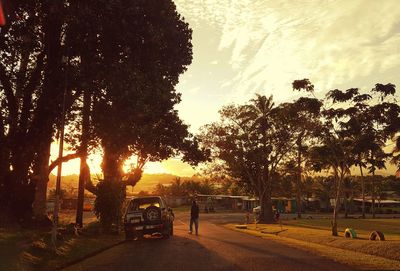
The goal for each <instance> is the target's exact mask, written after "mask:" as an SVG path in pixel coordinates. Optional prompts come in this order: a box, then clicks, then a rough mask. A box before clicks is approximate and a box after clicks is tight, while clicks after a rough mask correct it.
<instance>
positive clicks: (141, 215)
mask: <svg viewBox="0 0 400 271" xmlns="http://www.w3.org/2000/svg"><path fill="white" fill-rule="evenodd" d="M124 226H125V238H126V240H131V239H133V238H140V237H143V235H145V234H154V233H159V234H161V235H162V236H163V237H164V238H169V237H170V236H172V235H173V234H174V213H173V212H172V209H171V208H169V207H168V206H167V204H166V202H165V200H164V199H163V198H162V197H158V196H153V197H136V198H133V199H131V200H130V201H129V203H128V206H127V208H126V212H125V216H124Z"/></svg>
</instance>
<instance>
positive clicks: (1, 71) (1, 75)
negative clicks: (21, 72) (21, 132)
mask: <svg viewBox="0 0 400 271" xmlns="http://www.w3.org/2000/svg"><path fill="white" fill-rule="evenodd" d="M0 83H1V84H2V86H3V89H4V92H5V94H6V99H7V104H8V108H9V110H10V116H11V118H12V122H16V121H17V118H18V110H17V101H16V99H15V95H14V92H13V89H12V85H11V80H10V78H9V76H8V75H7V72H6V68H5V67H4V65H2V64H0Z"/></svg>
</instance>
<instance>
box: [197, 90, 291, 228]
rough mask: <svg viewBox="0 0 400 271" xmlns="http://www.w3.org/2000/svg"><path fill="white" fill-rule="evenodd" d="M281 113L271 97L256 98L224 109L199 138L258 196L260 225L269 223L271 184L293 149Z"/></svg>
mask: <svg viewBox="0 0 400 271" xmlns="http://www.w3.org/2000/svg"><path fill="white" fill-rule="evenodd" d="M283 110H284V109H283V108H281V107H276V106H274V104H273V101H272V97H269V98H267V97H266V96H263V95H256V97H255V98H254V99H252V100H250V101H249V102H248V103H247V104H244V105H230V106H226V107H224V108H223V109H222V110H221V111H220V116H221V120H220V121H219V122H215V123H212V124H210V125H206V126H205V127H204V128H203V132H202V137H201V138H202V143H203V144H204V145H205V146H207V147H209V148H210V149H211V154H212V158H214V159H216V160H218V161H221V166H223V167H224V168H225V170H226V172H228V173H229V175H230V176H232V177H233V178H234V179H236V180H238V181H239V183H243V184H245V186H247V187H249V188H251V189H252V190H253V192H254V193H255V194H256V195H257V196H258V198H259V199H260V203H261V214H260V220H261V221H263V222H272V221H273V213H272V199H271V195H272V187H273V185H272V183H273V181H274V178H276V177H277V176H278V168H279V166H280V165H281V163H282V162H283V159H284V157H285V155H286V154H287V153H288V152H289V150H290V149H291V147H292V146H293V144H291V142H290V140H289V139H290V136H291V134H290V131H289V130H288V129H287V127H286V124H285V119H284V118H283V116H284V114H282V111H283Z"/></svg>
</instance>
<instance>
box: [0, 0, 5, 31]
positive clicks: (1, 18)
mask: <svg viewBox="0 0 400 271" xmlns="http://www.w3.org/2000/svg"><path fill="white" fill-rule="evenodd" d="M5 24H6V16H5V15H4V9H3V4H2V3H1V1H0V26H3V25H5Z"/></svg>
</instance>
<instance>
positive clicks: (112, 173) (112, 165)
mask: <svg viewBox="0 0 400 271" xmlns="http://www.w3.org/2000/svg"><path fill="white" fill-rule="evenodd" d="M103 150H104V155H103V161H102V163H101V168H102V170H103V175H104V180H105V181H110V182H120V181H121V180H122V175H123V171H122V161H121V154H120V153H118V151H116V150H115V149H114V148H112V147H111V144H106V145H104V146H103Z"/></svg>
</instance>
